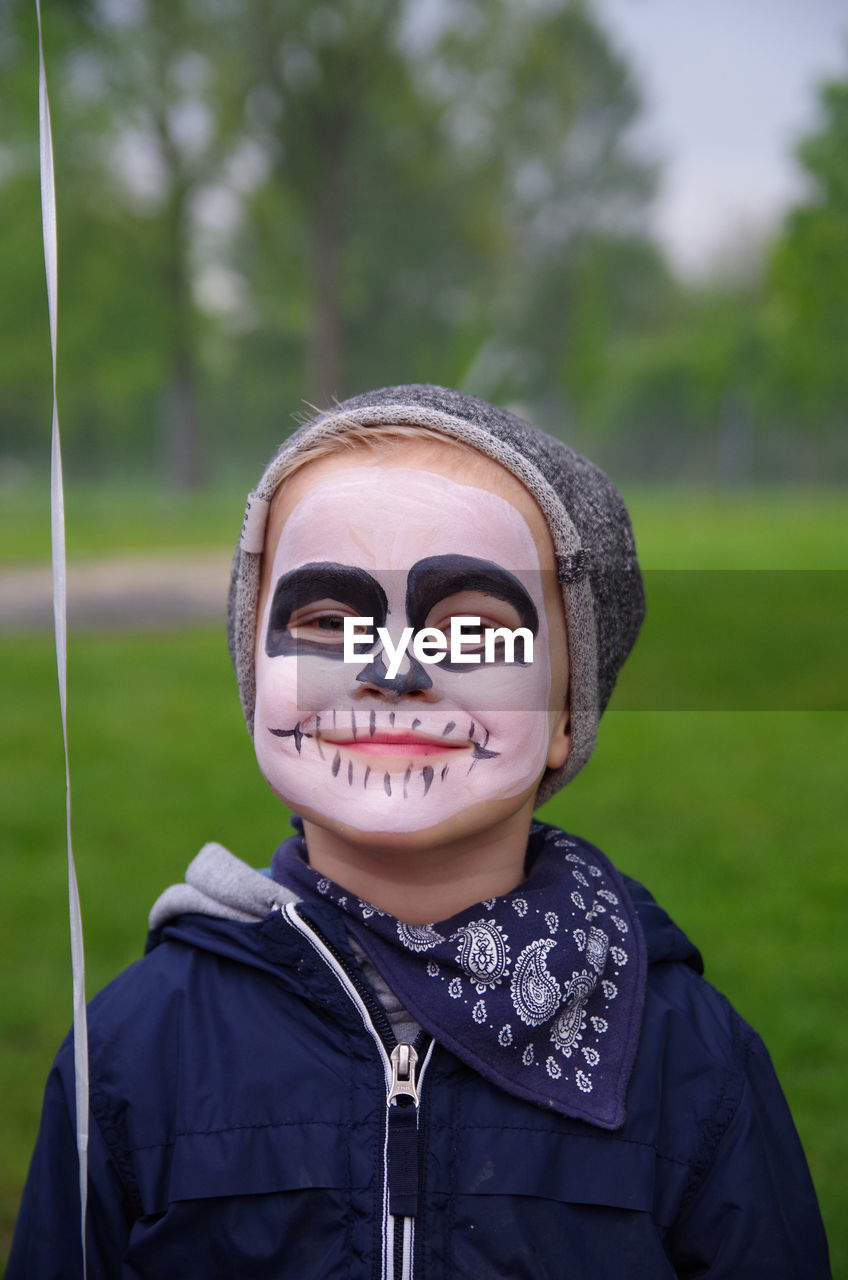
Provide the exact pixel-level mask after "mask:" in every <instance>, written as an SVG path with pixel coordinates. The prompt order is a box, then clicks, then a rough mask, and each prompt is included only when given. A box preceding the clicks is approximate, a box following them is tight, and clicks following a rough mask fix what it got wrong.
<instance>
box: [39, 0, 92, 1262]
mask: <svg viewBox="0 0 848 1280" xmlns="http://www.w3.org/2000/svg"><path fill="white" fill-rule="evenodd" d="M35 11H36V15H37V18H38V141H39V151H40V155H41V222H42V228H43V232H44V267H45V271H46V274H47V306H48V311H49V316H50V350H51V355H52V361H53V430H52V444H51V455H50V457H51V465H50V511H51V534H52V548H53V623H54V628H55V632H56V671H57V674H58V677H59V708H60V711H61V716H62V738H63V741H64V746H65V824H66V831H67V844H68V911H69V916H70V932H71V971H72V975H73V991H74V1073H75V1084H76V1113H77V1115H76V1128H77V1154H78V1156H79V1190H80V1239H81V1246H82V1274H83V1280H85V1275H86V1247H85V1219H86V1206H87V1201H88V1105H89V1103H88V1026H87V1020H86V1009H85V953H84V949H83V938H82V915H81V912H80V901H79V889H78V886H77V872H76V866H75V864H74V852H73V846H72V843H71V772H70V764H69V759H68V713H67V689H68V624H67V588H66V583H67V563H66V556H65V496H64V486H63V484H62V446H61V441H60V439H59V408H58V400H57V395H56V349H57V330H58V305H57V303H58V278H59V273H58V248H57V237H56V181H55V174H54V166H53V134H52V130H51V128H50V102H49V99H48V96H47V72H46V69H45V65H44V43H43V39H42V30H41V0H35Z"/></svg>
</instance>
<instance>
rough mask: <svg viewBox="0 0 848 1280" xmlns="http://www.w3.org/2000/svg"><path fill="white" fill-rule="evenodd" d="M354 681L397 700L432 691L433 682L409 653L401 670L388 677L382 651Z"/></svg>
mask: <svg viewBox="0 0 848 1280" xmlns="http://www.w3.org/2000/svg"><path fill="white" fill-rule="evenodd" d="M356 680H357V683H358V684H368V685H371V687H372V688H373V689H379V690H381V692H383V693H388V694H394V695H395V697H398V698H400V697H402V696H403V694H405V693H423V692H424V691H425V690H426V689H432V687H433V681H432V680H431V679H430V677H429V676H428V675H427V672H426V671H425V670H424V668H423V666H422V665H421V663H420V662H418V661H416V659H415V658H413V657H412V656H411V655H410V654H409V653H407V654H406V655H405V656H404V659H403V662H402V663H401V670H400V671H398V673H397V675H396V676H392V677H390V676H389V674H388V668H387V667H386V662H385V657H384V654H383V651H382V649H381V650H380V652H379V653H378V654H377V655H376V657H375V658H374V661H373V662H371V663H369V664H368V666H367V667H363V669H362V670H361V671H360V673H359V675H358V676H357V677H356Z"/></svg>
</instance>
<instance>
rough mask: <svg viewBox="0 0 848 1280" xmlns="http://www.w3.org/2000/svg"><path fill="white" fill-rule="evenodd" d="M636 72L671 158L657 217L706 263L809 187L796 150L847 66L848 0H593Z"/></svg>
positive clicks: (661, 145)
mask: <svg viewBox="0 0 848 1280" xmlns="http://www.w3.org/2000/svg"><path fill="white" fill-rule="evenodd" d="M594 5H595V8H596V11H597V13H598V15H599V16H600V17H601V19H602V20H603V22H604V25H605V27H606V28H607V30H608V32H609V33H610V35H611V36H612V38H613V41H614V43H615V44H616V45H617V46H618V47H619V48H620V49H621V51H622V52H623V53H624V54H625V55H626V56H627V59H628V61H629V62H630V64H631V66H632V67H633V68H634V70H635V71H636V73H637V75H638V79H639V83H640V87H641V90H642V96H643V100H644V104H645V113H644V121H643V124H641V125H640V127H639V130H638V135H637V136H638V138H639V141H640V144H641V145H642V147H643V149H647V150H648V151H649V153H650V154H652V155H654V156H657V157H658V158H659V159H660V160H661V161H662V162H663V163H662V182H661V187H660V193H659V197H658V200H657V203H656V207H655V211H654V227H655V230H656V233H657V234H658V236H659V238H660V239H661V241H662V242H663V244H664V245H665V246H666V248H667V249H668V251H669V253H670V254H671V256H672V258H673V260H674V261H675V263H676V264H677V265H678V266H679V267H680V268H681V270H683V271H685V272H686V273H688V274H698V272H699V269H704V268H705V267H706V265H707V264H708V263H709V261H710V260H711V259H714V258H715V257H716V256H717V255H718V254H720V252H721V251H722V250H723V249H725V248H726V247H727V246H728V244H729V242H730V241H731V240H733V239H734V238H743V237H754V238H756V236H757V235H758V234H759V233H760V232H761V231H762V230H764V229H766V228H768V227H770V226H773V225H775V224H776V223H777V222H778V221H779V219H780V216H781V214H782V213H783V212H784V211H785V210H786V209H787V207H789V206H790V205H791V203H792V202H793V199H796V198H797V197H798V194H799V192H800V191H801V190H802V181H801V177H800V172H799V170H798V167H797V165H796V164H795V161H794V158H793V154H792V150H793V145H794V143H795V142H796V141H797V140H798V139H799V138H800V137H802V136H804V134H805V133H807V132H809V130H810V128H811V127H812V126H813V125H814V124H815V121H816V118H817V114H816V85H817V83H818V82H819V81H820V80H821V79H822V78H824V77H833V76H836V75H840V76H844V75H846V74H848V0H594Z"/></svg>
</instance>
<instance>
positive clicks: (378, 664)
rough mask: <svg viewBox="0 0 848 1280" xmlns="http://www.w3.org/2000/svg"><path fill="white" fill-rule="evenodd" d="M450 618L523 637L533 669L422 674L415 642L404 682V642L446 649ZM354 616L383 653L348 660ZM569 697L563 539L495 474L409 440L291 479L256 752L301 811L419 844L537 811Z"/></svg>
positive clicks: (512, 483)
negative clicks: (559, 545)
mask: <svg viewBox="0 0 848 1280" xmlns="http://www.w3.org/2000/svg"><path fill="white" fill-rule="evenodd" d="M456 477H462V481H463V482H462V483H460V482H459V480H458V479H457V478H456ZM456 615H465V616H469V617H479V618H480V619H481V628H485V627H487V626H492V627H506V628H508V629H510V630H514V629H516V628H519V627H521V628H526V629H527V630H529V631H530V632H531V634H532V635H533V660H532V662H528V663H522V662H521V661H514V662H511V663H510V662H508V661H505V660H504V659H505V657H506V656H507V655H506V654H505V653H504V652H503V651H502V650H501V649H496V650H495V651H494V653H490V655H489V657H490V660H489V661H486V660H485V655H484V654H482V653H480V654H479V657H480V661H479V662H477V663H467V664H464V663H459V662H457V663H452V662H450V654H449V653H448V655H447V656H446V658H445V659H443V660H442V661H441V662H439V663H437V664H427V663H424V662H419V661H416V659H415V657H414V655H413V651H412V643H411V640H410V642H409V645H408V648H407V651H406V654H405V656H404V658H403V660H402V661H401V662H400V664H399V665H397V662H396V663H395V665H396V666H397V670H396V671H393V670H392V663H391V650H392V649H393V648H397V646H398V644H399V642H400V641H401V640H402V633H403V632H404V629H408V628H410V627H411V628H412V630H413V635H414V634H415V633H416V632H417V631H418V630H420V629H421V628H423V627H432V628H435V629H436V630H437V632H442V633H444V634H445V635H448V634H449V629H450V619H451V617H453V616H456ZM354 617H370V618H371V619H372V620H373V621H372V624H371V627H370V631H371V632H372V634H373V635H374V636H375V643H374V644H372V645H368V644H363V645H361V646H360V647H359V650H358V652H359V653H360V654H361V655H362V656H359V657H357V659H356V660H355V661H353V662H351V661H345V660H344V646H343V629H344V619H345V618H354ZM378 627H383V628H384V629H385V631H386V632H387V633H388V636H389V640H390V644H385V643H381V642H380V641H379V639H376V635H377V628H378ZM469 630H471V628H469ZM407 634H408V631H407ZM474 648H475V646H473V645H466V646H465V649H464V652H467V653H470V652H473V650H474ZM522 655H523V645H522V641H521V640H520V639H519V640H518V641H517V643H516V649H515V657H516V658H518V659H520V658H521V657H522ZM567 682H568V680H567V649H566V638H565V624H564V620H563V616H562V606H561V601H560V595H559V588H558V585H557V582H556V574H555V572H554V555H553V548H552V546H551V541H550V535H549V533H548V530H547V526H546V525H545V521H544V518H543V517H542V515H541V512H540V511H539V510H538V508H537V507H536V504H535V502H534V501H533V500H532V498H531V497H530V495H529V494H528V493H527V491H526V490H525V489H524V487H523V486H522V485H521V484H520V483H519V482H518V481H517V480H516V479H515V478H514V477H512V476H511V475H509V474H508V473H507V472H506V471H504V470H503V469H502V468H501V467H499V466H497V464H495V463H493V462H490V461H489V460H488V459H486V458H484V457H483V456H482V455H473V456H472V457H469V455H468V453H467V452H464V451H460V450H457V449H455V448H451V447H450V446H442V445H440V444H438V443H437V442H430V441H423V442H422V441H410V442H409V443H405V442H404V443H400V444H397V445H391V446H386V447H385V448H383V449H381V450H380V452H379V453H378V454H377V455H376V456H375V454H374V453H372V452H371V451H367V452H366V451H365V450H362V449H354V450H352V451H351V452H350V453H348V454H343V455H333V456H331V457H328V458H326V459H322V460H320V461H317V462H313V463H310V464H309V465H308V466H306V467H305V468H304V469H303V470H302V471H301V472H299V473H298V474H297V475H295V476H294V477H293V478H292V479H291V480H289V481H288V482H286V484H285V486H284V488H283V490H282V492H281V493H280V495H279V496H278V498H277V499H276V500H275V503H274V505H273V508H272V513H271V519H270V521H269V527H268V532H267V536H266V544H265V556H264V566H263V582H262V589H261V593H260V600H259V615H258V627H257V648H256V685H257V690H256V715H255V722H254V741H255V745H256V755H257V759H258V761H259V765H260V768H261V770H262V772H263V774H264V775H265V778H266V779H267V781H268V782H269V783H270V785H271V787H272V789H273V790H274V791H275V792H276V793H277V794H278V795H279V796H280V798H281V799H282V800H283V801H284V802H285V803H286V804H287V805H288V806H289V807H290V808H292V809H293V810H294V811H295V812H297V813H300V814H301V816H303V817H304V818H306V819H307V820H309V821H311V822H313V823H315V824H317V825H318V826H320V827H323V828H325V829H327V830H329V831H332V832H334V833H335V834H336V835H338V836H341V837H342V838H344V839H348V840H352V841H354V842H356V843H361V842H363V841H365V840H368V839H370V840H372V841H375V842H376V843H379V844H387V843H390V842H393V841H397V840H400V841H401V842H402V843H404V844H409V845H415V846H416V847H421V846H423V845H426V844H429V843H433V844H443V843H445V842H447V841H449V840H451V839H454V838H458V837H460V836H467V835H468V834H469V833H470V832H472V831H473V830H474V829H482V828H483V827H489V826H490V825H492V824H493V823H495V822H498V821H501V820H502V819H503V818H505V817H507V816H509V815H510V814H512V813H515V812H516V811H517V810H519V809H521V808H523V807H527V808H528V812H529V810H530V809H532V800H533V797H534V795H535V792H536V788H537V786H538V783H539V780H540V778H541V776H542V774H543V773H544V770H545V768H546V766H548V765H550V766H551V767H554V768H556V767H559V765H561V764H562V763H564V761H565V758H566V757H567V754H568V748H569V738H568V733H567V714H566V712H565V710H564V707H565V700H566V695H567Z"/></svg>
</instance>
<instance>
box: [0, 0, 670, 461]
mask: <svg viewBox="0 0 848 1280" xmlns="http://www.w3.org/2000/svg"><path fill="white" fill-rule="evenodd" d="M4 12H5V13H6V14H12V15H13V17H14V23H15V26H16V29H18V28H19V29H20V32H22V33H23V35H22V36H21V37H20V38H19V39H18V42H17V45H16V46H15V50H16V55H17V60H15V57H13V56H12V55H11V54H10V59H11V61H12V62H14V63H15V65H14V68H13V69H14V71H15V75H16V77H17V80H16V84H17V86H18V87H17V90H16V91H15V92H16V93H17V92H19V91H20V90H21V86H22V84H23V85H28V84H30V83H31V85H32V92H31V93H30V95H29V97H30V106H31V107H32V115H31V116H27V122H25V123H22V122H19V123H18V126H16V127H17V128H18V132H19V134H20V137H21V138H23V139H24V140H25V142H26V145H27V147H28V148H29V150H28V152H27V154H28V155H29V157H30V163H29V168H28V169H27V173H26V180H25V181H24V178H23V177H21V178H20V180H19V178H18V176H16V175H17V170H14V171H13V170H12V169H10V167H9V165H8V164H7V165H6V166H5V168H4V165H3V162H2V155H0V186H2V188H3V197H4V201H5V202H6V205H7V207H11V208H13V209H16V208H19V207H20V208H22V207H23V206H24V205H25V203H26V201H27V200H29V199H32V198H33V197H34V195H35V193H34V188H33V183H34V181H35V173H36V168H35V165H34V151H33V148H32V143H33V129H34V121H35V114H34V106H33V105H32V102H33V96H34V62H33V61H32V59H33V49H32V27H33V23H32V15H31V13H30V12H29V6H28V4H27V3H26V0H10V4H9V7H8V8H7V9H6V10H5V11H4ZM60 13H61V18H60V17H59V14H60ZM4 20H6V21H8V19H4ZM48 46H49V47H48V57H49V59H50V69H51V88H52V92H53V100H54V115H55V117H56V136H57V158H58V163H59V175H58V176H59V194H60V223H61V228H60V241H61V242H60V257H61V262H62V268H61V269H62V293H61V299H62V334H63V342H62V355H61V359H62V369H63V383H62V385H63V410H64V418H65V422H66V424H68V427H69V430H68V433H67V434H68V437H69V442H70V444H71V445H72V448H71V450H70V452H71V455H72V459H73V455H74V453H75V452H76V456H78V457H82V456H90V457H92V458H96V457H101V458H102V457H107V458H108V457H109V456H110V454H111V457H112V458H113V459H114V458H115V457H117V456H119V455H120V456H122V457H123V458H124V459H125V460H131V461H133V462H134V463H135V462H143V461H145V460H146V459H148V460H149V459H150V457H151V453H152V450H151V447H150V443H149V441H150V437H151V434H152V433H151V423H152V422H154V421H157V420H158V421H159V422H160V423H161V432H160V438H161V441H162V442H163V446H164V450H163V454H162V456H161V457H160V464H161V461H162V460H163V458H164V461H165V462H166V463H167V468H168V472H169V474H170V475H171V477H172V479H173V480H175V481H176V482H178V483H182V484H187V483H196V482H197V481H198V480H199V479H201V478H202V475H203V470H204V465H205V453H206V448H207V441H208V439H213V440H215V441H216V443H217V447H218V448H219V449H221V450H222V451H223V454H224V456H230V457H234V456H236V443H235V441H234V440H233V439H232V437H233V436H234V432H233V428H232V424H233V423H234V422H235V423H237V424H238V433H239V440H238V447H239V448H240V449H241V450H242V452H243V451H244V446H245V443H246V442H249V440H250V439H251V438H253V439H254V441H257V440H258V438H259V436H260V435H262V434H264V435H265V436H267V438H269V439H270V440H277V439H279V434H280V425H279V421H278V419H279V409H278V406H279V404H280V403H281V402H285V401H288V403H289V404H291V403H297V402H298V401H299V399H300V396H301V395H302V392H303V389H304V387H306V389H307V391H308V395H309V398H310V399H311V400H314V401H318V402H321V403H325V402H327V401H328V400H329V399H331V398H332V397H333V396H342V395H344V394H346V393H347V392H349V391H352V390H355V389H361V388H362V387H363V386H366V385H373V384H375V383H384V382H388V381H404V380H433V381H444V382H447V383H452V384H461V385H465V386H466V387H467V388H468V389H469V390H474V391H478V392H481V393H483V394H487V395H490V396H492V397H499V398H502V399H511V400H519V399H520V400H522V401H524V402H525V403H533V404H534V405H540V404H545V403H547V402H550V407H551V411H550V414H549V415H548V416H549V418H553V419H555V420H560V419H561V416H562V409H563V406H568V404H572V405H573V406H576V407H577V408H579V409H580V410H581V411H582V410H583V408H584V407H585V406H586V405H588V404H589V403H590V401H591V398H592V396H593V395H594V394H595V393H596V392H597V390H598V388H599V387H603V385H604V383H605V378H606V374H605V366H606V360H607V353H608V349H609V347H610V344H611V342H612V341H613V340H614V339H615V338H616V336H617V335H619V334H620V333H621V332H623V331H626V330H627V329H628V327H629V326H630V325H632V324H634V323H638V322H639V318H640V316H641V317H644V314H645V311H646V310H647V311H649V312H650V311H655V310H657V309H658V308H659V309H662V306H663V305H664V303H663V299H664V298H665V296H666V294H667V292H668V289H669V280H668V273H667V271H666V269H665V267H664V265H663V263H662V261H661V259H660V258H659V256H658V254H657V253H656V251H655V250H653V249H651V247H650V246H649V245H648V244H647V242H646V241H645V239H644V237H643V235H642V232H641V216H642V213H643V211H644V208H645V203H646V200H647V199H648V197H649V195H650V191H651V189H652V183H653V173H652V171H651V170H650V169H649V168H648V167H647V166H646V165H644V164H642V163H639V162H636V161H634V160H633V158H632V156H631V154H630V148H629V140H628V131H629V127H630V125H631V123H632V121H633V120H634V118H635V115H636V112H637V109H638V101H637V95H636V92H635V89H634V86H633V82H632V79H631V77H630V75H629V72H628V70H627V68H626V66H625V65H624V64H623V63H622V61H621V60H620V58H619V57H618V56H617V55H616V54H615V53H614V52H613V51H612V50H611V48H610V45H609V42H608V40H607V38H606V36H605V35H604V33H603V32H602V30H601V29H600V27H599V26H598V25H597V22H596V21H595V19H594V18H593V16H592V11H591V8H590V6H589V4H588V3H586V2H585V0H549V2H548V3H546V4H544V5H542V4H533V5H529V4H523V3H519V2H518V0H486V2H485V3H484V2H483V0H463V2H462V3H456V4H450V5H447V4H444V5H442V4H433V5H431V6H426V7H423V6H420V5H418V4H416V3H414V0H377V2H375V0H322V2H321V3H316V2H315V0H288V2H287V4H286V5H285V6H281V5H278V4H276V3H273V0H250V3H248V4H245V3H242V2H240V0H214V3H211V2H210V0H84V2H83V0H81V2H80V3H79V4H74V3H71V0H65V3H63V4H61V5H58V6H57V7H56V8H55V9H52V10H51V15H50V24H49V28H48ZM8 47H9V48H10V49H12V47H13V46H12V45H9V46H8ZM27 76H29V77H31V80H30V81H27ZM0 92H2V90H0ZM26 96H27V95H26V91H25V90H24V92H23V93H22V94H21V98H22V100H23V99H24V98H26ZM19 115H20V111H19ZM7 150H8V148H7ZM3 154H5V152H4V153H3ZM35 200H37V196H35ZM16 235H18V236H19V241H18V244H17V249H15V247H14V246H15V243H16V242H15V238H14V237H12V238H10V239H9V240H7V242H6V243H5V244H3V243H0V266H2V268H3V270H4V271H6V270H7V269H8V270H10V272H11V278H12V279H13V280H16V281H17V287H18V288H19V290H20V291H21V292H24V291H26V292H27V296H28V297H29V296H34V297H37V298H38V299H39V303H38V310H41V308H42V307H43V303H42V299H43V285H41V284H40V283H39V284H38V285H37V286H36V285H35V283H34V280H32V281H30V280H29V276H30V275H31V274H33V273H35V276H40V273H41V265H40V254H39V252H38V250H37V240H38V224H37V204H34V206H33V213H32V225H31V227H29V226H25V219H24V218H23V217H21V219H20V222H19V223H17V224H16ZM15 252H17V254H18V257H19V258H21V259H22V258H24V257H25V258H26V263H24V262H23V261H12V255H13V253H15ZM30 264H31V265H30ZM24 277H26V280H25V279H24ZM30 290H31V292H30ZM38 323H39V327H38V331H37V333H36V332H35V330H34V328H33V326H31V325H29V323H27V324H26V325H21V326H19V329H20V333H19V335H16V336H19V337H20V343H21V346H22V347H25V348H26V352H25V353H24V354H22V358H21V360H20V361H19V366H20V368H21V369H23V368H25V367H27V361H29V367H30V369H31V368H32V365H33V359H34V357H33V354H32V353H33V352H38V353H39V354H38V356H37V359H36V363H38V362H39V361H40V362H41V367H42V368H46V355H45V353H44V334H43V328H42V327H41V320H40V319H39V322H38ZM9 365H10V362H9V361H7V362H6V372H5V373H4V366H3V363H2V357H0V406H3V407H0V416H2V418H3V423H4V426H3V430H6V429H7V426H6V424H8V433H9V436H10V438H11V437H12V436H14V435H15V434H16V433H19V428H18V426H16V425H15V424H16V422H17V417H16V410H15V408H14V398H15V397H14V393H13V391H12V388H13V385H14V384H15V375H14V373H13V372H10V369H9ZM28 376H30V377H32V375H31V374H30V375H28Z"/></svg>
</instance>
